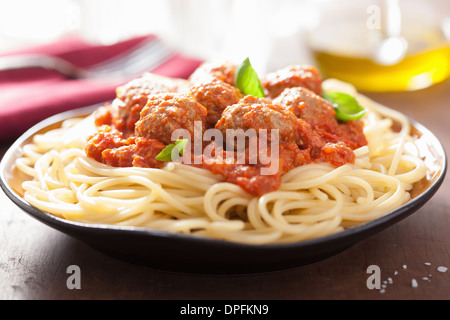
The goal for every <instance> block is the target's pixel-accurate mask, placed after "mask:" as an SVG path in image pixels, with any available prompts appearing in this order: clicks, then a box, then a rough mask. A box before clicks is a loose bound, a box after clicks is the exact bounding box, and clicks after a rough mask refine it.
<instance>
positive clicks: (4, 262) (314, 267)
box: [0, 81, 450, 300]
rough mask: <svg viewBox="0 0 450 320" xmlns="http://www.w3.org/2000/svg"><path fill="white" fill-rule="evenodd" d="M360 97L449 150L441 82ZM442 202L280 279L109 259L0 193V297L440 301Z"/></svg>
mask: <svg viewBox="0 0 450 320" xmlns="http://www.w3.org/2000/svg"><path fill="white" fill-rule="evenodd" d="M369 96H370V97H371V98H373V99H375V100H377V101H379V102H381V103H384V104H385V105H387V106H390V107H392V108H395V109H398V110H400V111H401V112H403V113H405V114H407V115H409V116H411V117H413V118H414V119H416V120H418V121H419V122H421V123H422V124H424V125H425V126H426V127H428V128H429V129H430V130H431V131H433V132H434V133H435V134H436V135H437V136H438V137H439V138H440V139H441V141H442V143H443V144H444V147H445V148H446V150H450V122H449V121H450V81H447V82H445V83H442V84H439V85H436V86H434V87H431V88H428V89H425V90H421V91H416V92H408V93H383V94H369ZM9 145H10V143H6V144H4V145H2V146H1V154H3V153H4V152H5V151H6V149H7V148H8V147H9ZM449 194H450V180H449V179H446V180H445V181H444V183H443V185H442V186H441V188H440V189H439V190H438V192H437V193H436V195H435V196H434V197H433V198H432V199H431V201H429V202H428V203H427V204H425V206H424V207H422V208H421V209H420V210H418V211H417V212H416V213H414V214H413V215H411V216H409V217H408V218H406V219H404V220H402V221H401V222H400V223H398V224H396V225H394V226H392V227H390V228H388V229H386V230H384V231H382V232H381V233H378V234H377V235H375V236H372V237H370V238H368V239H366V240H364V241H361V242H360V243H358V244H356V245H354V246H353V247H351V248H350V249H348V250H346V251H344V252H342V253H340V254H338V255H336V256H333V257H331V258H329V259H327V260H324V261H321V262H317V263H314V264H311V265H307V266H303V267H299V268H296V269H290V270H286V271H277V272H271V273H263V274H252V275H239V276H217V275H216V276H209V275H191V274H182V273H172V272H166V271H160V270H152V269H148V268H146V267H142V266H137V265H133V264H129V263H127V262H123V261H118V260H115V259H114V258H111V257H109V256H106V255H104V254H102V253H99V252H97V251H96V250H94V249H92V248H91V247H89V246H88V245H86V244H85V243H83V242H80V241H78V240H75V239H73V238H71V237H69V236H66V235H65V234H62V233H61V232H59V231H56V230H53V229H51V228H49V227H47V226H46V225H44V224H42V223H40V222H38V221H37V220H34V219H33V218H31V217H30V216H28V215H27V214H25V213H23V212H22V211H21V210H20V209H18V208H17V207H16V206H15V205H14V204H13V203H12V202H11V201H10V200H9V199H8V198H7V197H6V196H5V195H4V194H3V193H1V194H0V208H1V209H0V212H1V213H0V228H1V229H0V244H1V249H0V299H168V300H181V299H182V300H184V299H205V300H206V299H221V300H222V299H239V300H240V299H272V300H281V299H283V300H285V299H294V300H297V299H450V270H449V271H446V272H442V271H439V270H438V267H440V266H443V267H450V197H449ZM71 265H76V266H79V268H80V275H81V277H80V283H81V289H68V287H67V283H66V282H67V279H68V278H69V276H70V275H71V273H68V272H67V268H68V267H69V266H71ZM371 265H376V266H378V267H379V268H380V269H379V270H380V272H381V274H380V276H381V280H382V288H381V289H380V290H378V289H372V290H371V289H369V288H368V286H367V280H368V278H369V277H370V276H371V273H368V267H369V266H371ZM413 279H415V280H416V282H417V286H413V282H414V280H413Z"/></svg>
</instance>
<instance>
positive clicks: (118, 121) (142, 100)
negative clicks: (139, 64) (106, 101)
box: [111, 73, 187, 133]
mask: <svg viewBox="0 0 450 320" xmlns="http://www.w3.org/2000/svg"><path fill="white" fill-rule="evenodd" d="M186 88H187V81H186V80H182V79H171V78H166V77H163V76H159V75H154V74H151V73H147V74H144V75H143V76H142V77H140V78H137V79H134V80H132V81H130V82H128V83H126V84H124V85H122V86H119V87H118V88H117V89H116V99H115V100H114V101H113V103H112V105H111V115H112V124H113V125H114V126H115V127H116V128H117V129H119V130H121V131H124V132H125V133H133V132H134V126H135V123H136V121H137V120H139V114H140V112H141V110H142V108H143V107H144V106H145V105H146V103H147V99H148V97H149V96H150V95H151V94H156V93H165V92H183V91H186Z"/></svg>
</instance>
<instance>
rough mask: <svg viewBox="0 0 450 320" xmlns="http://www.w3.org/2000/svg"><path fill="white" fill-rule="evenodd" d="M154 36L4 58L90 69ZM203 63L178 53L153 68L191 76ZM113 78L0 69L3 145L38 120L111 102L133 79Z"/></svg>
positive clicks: (69, 44) (61, 45)
mask: <svg viewBox="0 0 450 320" xmlns="http://www.w3.org/2000/svg"><path fill="white" fill-rule="evenodd" d="M148 37H154V36H153V35H150V36H140V37H136V38H131V39H128V40H125V41H122V42H118V43H115V44H113V45H93V44H89V43H87V42H85V41H83V40H81V39H78V38H67V39H63V40H61V41H58V42H56V43H51V44H46V45H40V46H36V47H31V48H25V49H21V50H18V51H14V52H8V53H4V54H2V55H3V56H6V55H14V54H27V53H33V54H36V53H38V54H47V55H55V56H58V57H60V58H64V59H66V60H68V61H70V62H72V63H73V64H75V65H78V66H81V67H89V66H91V65H94V64H96V63H99V62H101V61H104V60H105V59H108V58H111V57H114V56H115V55H118V54H120V53H123V52H125V51H126V50H129V49H130V48H132V47H133V46H135V45H137V44H139V42H140V41H143V40H144V39H147V38H148ZM200 63H201V61H200V60H198V59H195V58H191V57H187V56H184V55H181V54H175V55H173V56H171V58H170V59H169V60H167V61H165V62H163V63H162V64H161V65H159V66H157V67H156V68H154V69H152V70H147V71H148V72H152V73H155V74H159V75H163V76H168V77H175V78H187V77H188V76H189V75H190V74H191V73H192V72H193V71H194V70H195V69H196V68H197V67H198V66H199V64H200ZM129 80H130V79H128V80H123V79H122V80H113V79H103V78H102V79H69V78H67V77H66V76H64V75H61V74H60V73H58V72H57V71H54V70H48V69H43V68H26V69H17V70H8V71H0V142H1V143H3V142H10V141H12V140H13V139H15V138H17V137H18V136H19V135H20V134H22V133H23V132H25V131H26V130H27V129H28V128H30V127H31V126H33V125H34V124H36V123H37V122H39V121H41V120H43V119H45V118H48V117H50V116H52V115H54V114H57V113H60V112H64V111H67V110H71V109H75V108H80V107H85V106H89V105H93V104H97V103H101V102H106V101H111V100H112V99H114V97H115V89H116V87H117V86H119V85H121V84H123V83H125V82H127V81H129Z"/></svg>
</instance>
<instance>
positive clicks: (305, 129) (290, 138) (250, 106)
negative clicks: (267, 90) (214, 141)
mask: <svg viewBox="0 0 450 320" xmlns="http://www.w3.org/2000/svg"><path fill="white" fill-rule="evenodd" d="M216 129H218V130H220V131H222V134H223V135H224V136H226V130H227V129H234V130H237V129H243V130H248V129H253V130H255V131H256V133H258V132H259V129H266V130H267V131H268V133H267V134H268V138H270V130H271V129H278V130H279V139H280V142H282V143H292V142H294V143H296V144H298V145H300V146H302V147H305V148H308V147H314V148H320V147H321V146H322V142H321V140H320V138H319V137H318V136H317V135H315V134H314V132H313V131H312V129H311V127H310V126H309V124H307V123H306V122H305V121H303V120H301V119H298V118H297V117H296V116H295V115H294V114H293V113H292V112H291V111H289V110H287V109H285V108H284V107H282V106H281V105H278V104H272V103H271V102H270V101H269V100H267V99H261V98H256V97H253V96H246V97H244V98H243V99H241V100H240V101H239V103H237V104H234V105H231V106H228V107H227V108H226V109H225V110H224V111H223V113H222V117H221V118H220V120H219V121H218V122H217V124H216Z"/></svg>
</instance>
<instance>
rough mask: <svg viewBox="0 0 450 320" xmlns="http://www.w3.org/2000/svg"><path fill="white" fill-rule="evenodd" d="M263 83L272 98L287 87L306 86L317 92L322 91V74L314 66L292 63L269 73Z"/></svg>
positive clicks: (267, 93) (262, 80)
mask: <svg viewBox="0 0 450 320" xmlns="http://www.w3.org/2000/svg"><path fill="white" fill-rule="evenodd" d="M261 84H262V86H263V88H264V90H265V91H266V95H267V96H268V97H270V98H276V97H278V95H280V93H281V92H283V90H284V89H286V88H295V87H304V88H307V89H310V90H312V91H313V92H315V93H316V94H319V95H320V94H321V92H322V76H321V74H320V72H319V70H318V69H317V68H316V67H314V66H307V65H292V66H289V67H286V68H284V69H280V70H278V71H276V72H272V73H269V74H267V75H266V76H265V77H264V78H263V79H261Z"/></svg>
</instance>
